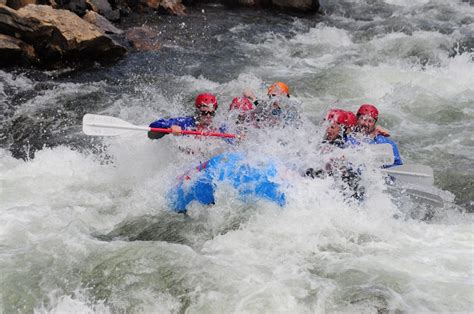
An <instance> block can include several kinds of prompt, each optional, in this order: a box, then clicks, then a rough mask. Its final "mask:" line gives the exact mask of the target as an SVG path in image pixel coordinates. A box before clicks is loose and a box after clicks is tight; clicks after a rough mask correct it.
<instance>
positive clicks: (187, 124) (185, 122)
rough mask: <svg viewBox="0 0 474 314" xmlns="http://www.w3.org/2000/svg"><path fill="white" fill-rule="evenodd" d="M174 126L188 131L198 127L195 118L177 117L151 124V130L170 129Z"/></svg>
mask: <svg viewBox="0 0 474 314" xmlns="http://www.w3.org/2000/svg"><path fill="white" fill-rule="evenodd" d="M172 125H178V126H180V127H181V128H182V129H184V130H187V129H189V128H194V127H195V126H196V121H195V120H194V118H193V117H177V118H170V119H160V120H156V121H155V122H152V123H151V124H150V127H151V128H164V129H169V128H170V127H171V126H172Z"/></svg>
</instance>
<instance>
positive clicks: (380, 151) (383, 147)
mask: <svg viewBox="0 0 474 314" xmlns="http://www.w3.org/2000/svg"><path fill="white" fill-rule="evenodd" d="M368 147H369V148H370V151H371V154H372V156H374V159H375V161H377V162H378V163H380V164H381V165H393V163H394V161H395V157H394V156H393V148H392V145H390V144H377V145H369V146H368Z"/></svg>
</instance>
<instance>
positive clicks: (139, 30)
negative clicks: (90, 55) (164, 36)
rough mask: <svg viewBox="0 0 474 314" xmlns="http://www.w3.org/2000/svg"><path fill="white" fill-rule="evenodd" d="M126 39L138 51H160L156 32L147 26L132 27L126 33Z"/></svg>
mask: <svg viewBox="0 0 474 314" xmlns="http://www.w3.org/2000/svg"><path fill="white" fill-rule="evenodd" d="M125 37H126V38H127V40H128V41H129V43H130V45H131V46H132V47H133V48H135V49H136V50H141V51H156V50H158V49H160V46H161V45H160V44H159V43H158V34H157V32H156V30H153V29H152V28H150V27H147V26H142V27H132V28H130V29H128V30H127V31H126V33H125Z"/></svg>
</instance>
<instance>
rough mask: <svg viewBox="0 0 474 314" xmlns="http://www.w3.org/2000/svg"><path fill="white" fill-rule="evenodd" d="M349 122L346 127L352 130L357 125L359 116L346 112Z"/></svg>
mask: <svg viewBox="0 0 474 314" xmlns="http://www.w3.org/2000/svg"><path fill="white" fill-rule="evenodd" d="M346 114H347V122H346V125H347V126H348V127H350V128H352V127H354V126H356V125H357V116H356V115H355V114H354V113H353V112H352V111H346Z"/></svg>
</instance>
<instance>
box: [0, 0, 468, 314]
mask: <svg viewBox="0 0 474 314" xmlns="http://www.w3.org/2000/svg"><path fill="white" fill-rule="evenodd" d="M321 5H322V8H323V10H324V12H325V14H323V15H317V16H289V15H284V14H281V13H278V12H262V11H254V10H247V9H233V10H228V9H226V8H224V7H222V6H220V5H213V4H208V5H202V6H196V7H190V8H188V16H185V17H172V16H159V15H148V16H132V17H129V18H127V19H126V20H125V21H123V22H122V23H123V24H122V25H119V26H121V27H122V28H127V27H130V26H137V25H142V24H146V25H147V26H149V27H152V28H154V29H156V31H157V32H159V37H160V42H161V43H162V48H161V50H159V51H157V52H135V53H130V54H129V55H128V56H127V57H126V58H125V59H124V60H122V61H120V62H119V63H118V64H116V65H113V66H110V67H102V66H100V65H97V66H95V67H93V68H90V69H85V70H84V69H83V70H74V69H65V70H60V71H37V70H18V69H17V70H9V71H3V70H0V110H2V113H3V114H2V115H1V119H2V121H1V127H0V221H1V222H2V224H1V227H0V240H1V241H0V268H1V270H2V271H1V276H0V312H4V313H13V312H20V313H31V312H35V313H65V312H68V313H71V312H75V313H183V312H186V313H227V312H237V313H281V312H285V313H286V312H291V313H314V312H317V313H324V312H363V313H386V312H412V313H417V312H465V313H467V312H470V311H472V308H474V294H473V291H474V290H473V280H474V266H473V260H474V244H473V243H474V242H473V240H474V233H473V225H474V220H473V216H472V211H473V210H474V203H473V202H474V187H473V182H474V157H473V156H474V155H473V151H474V135H473V134H474V132H473V130H474V88H473V86H474V75H473V73H474V62H473V57H474V53H473V48H474V41H473V38H474V6H473V5H470V4H469V3H468V2H464V1H458V0H453V1H441V0H432V1H427V0H410V1H409V0H385V1H381V0H380V1H369V0H367V1H350V0H346V1H340V0H338V1H321ZM273 81H284V82H286V83H288V85H289V86H290V89H291V92H292V94H293V96H294V98H295V99H297V100H298V101H299V102H300V103H301V112H302V115H303V117H304V121H305V122H304V124H303V126H302V127H301V128H299V129H289V128H286V129H283V130H279V129H268V130H260V131H258V132H255V134H253V135H252V136H249V137H248V138H247V139H246V141H245V142H244V143H243V144H242V145H241V146H239V149H240V150H242V151H244V152H245V153H246V154H247V155H248V156H249V157H248V158H249V162H250V163H258V162H261V161H262V160H264V159H265V158H269V157H271V158H272V160H274V161H276V163H277V164H278V166H279V167H280V169H285V170H284V171H283V170H282V171H281V173H282V174H281V176H280V178H279V180H281V181H280V182H281V183H282V186H283V188H284V191H285V193H286V195H287V205H286V206H284V207H278V206H277V205H274V204H272V203H269V202H266V201H263V200H255V201H253V202H244V201H242V200H240V199H239V197H237V195H236V192H235V191H234V190H233V189H232V188H231V187H230V186H229V185H227V184H225V183H222V184H220V185H218V186H217V189H216V204H215V205H214V206H211V207H207V206H202V205H199V204H193V205H192V206H191V208H190V210H189V212H188V215H181V214H175V213H171V212H170V211H169V206H168V204H167V199H166V193H167V192H168V190H169V189H170V188H171V187H172V186H173V185H174V184H175V183H176V178H177V177H178V176H180V175H181V174H183V173H184V172H185V171H187V170H188V169H192V168H193V167H194V166H195V165H196V164H198V163H199V162H200V161H204V160H205V159H206V158H208V157H210V156H212V155H214V154H217V153H219V152H222V151H223V150H228V149H235V147H233V146H231V145H228V144H226V143H224V142H223V141H222V140H220V139H210V138H205V139H201V140H199V139H196V138H184V137H173V136H166V137H164V138H163V139H161V140H159V141H151V140H149V139H148V138H147V137H146V135H145V134H143V133H136V134H129V135H126V136H120V137H103V138H101V137H88V136H86V135H84V134H83V133H82V126H81V120H82V116H83V115H84V114H85V113H95V114H104V115H110V116H115V117H119V118H121V119H124V120H126V121H128V122H131V123H134V124H137V125H147V124H149V123H150V122H152V121H154V120H155V119H157V118H159V117H167V116H176V115H186V114H190V113H192V109H191V108H192V103H193V99H194V97H195V96H196V94H198V93H200V92H202V91H211V92H214V93H216V94H217V96H218V100H219V104H220V107H219V109H218V114H217V116H216V120H217V121H219V122H222V123H224V122H226V123H228V122H229V119H232V117H229V114H228V111H227V108H228V104H229V103H230V101H231V100H232V98H233V97H235V96H238V95H239V94H240V93H241V91H242V90H243V89H244V88H245V87H251V88H253V89H254V90H255V91H256V93H257V95H258V96H260V97H262V98H264V97H265V93H266V88H267V87H268V86H269V84H271V83H272V82H273ZM366 102H369V103H374V104H376V105H377V106H378V108H379V110H380V112H381V118H380V121H379V123H380V124H381V125H382V126H383V127H385V128H387V129H389V130H390V131H391V134H392V135H391V137H392V139H393V140H395V141H396V142H397V143H398V144H399V149H400V152H401V155H402V158H403V159H404V161H405V162H406V163H418V164H425V165H429V166H431V167H432V168H433V169H434V172H435V186H436V187H434V188H430V189H431V190H430V191H431V192H432V193H435V194H438V195H440V196H442V197H443V198H444V199H445V200H446V205H445V207H444V208H433V207H430V206H429V205H426V204H422V203H420V202H419V201H417V200H415V199H411V198H407V197H404V198H402V199H401V200H400V199H398V198H396V197H395V196H394V195H392V194H390V193H387V192H386V186H385V184H384V182H383V179H382V177H381V176H380V174H377V173H376V172H374V173H371V174H370V175H368V176H367V178H366V179H365V181H364V184H365V185H366V188H367V191H368V193H367V197H366V199H365V200H364V202H363V203H361V204H358V203H356V202H353V201H347V200H346V199H345V198H344V197H343V195H342V194H341V192H340V191H339V190H338V189H335V188H334V181H333V180H332V179H331V178H327V179H320V180H310V179H308V178H304V177H302V176H301V175H300V172H301V169H305V168H306V167H309V166H314V165H316V166H317V165H320V164H321V160H320V159H321V157H320V156H319V155H318V149H317V147H318V143H319V142H320V140H321V138H322V133H323V132H324V128H323V126H322V123H321V117H322V116H323V115H324V112H325V111H326V110H327V109H328V108H331V107H340V108H343V109H347V110H352V111H355V110H357V108H358V106H359V105H360V104H362V103H366ZM183 147H185V148H191V149H193V150H195V151H197V152H200V153H198V154H195V155H189V154H185V153H183V152H182V148H183ZM362 157H364V158H365V157H367V158H369V156H362Z"/></svg>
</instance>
